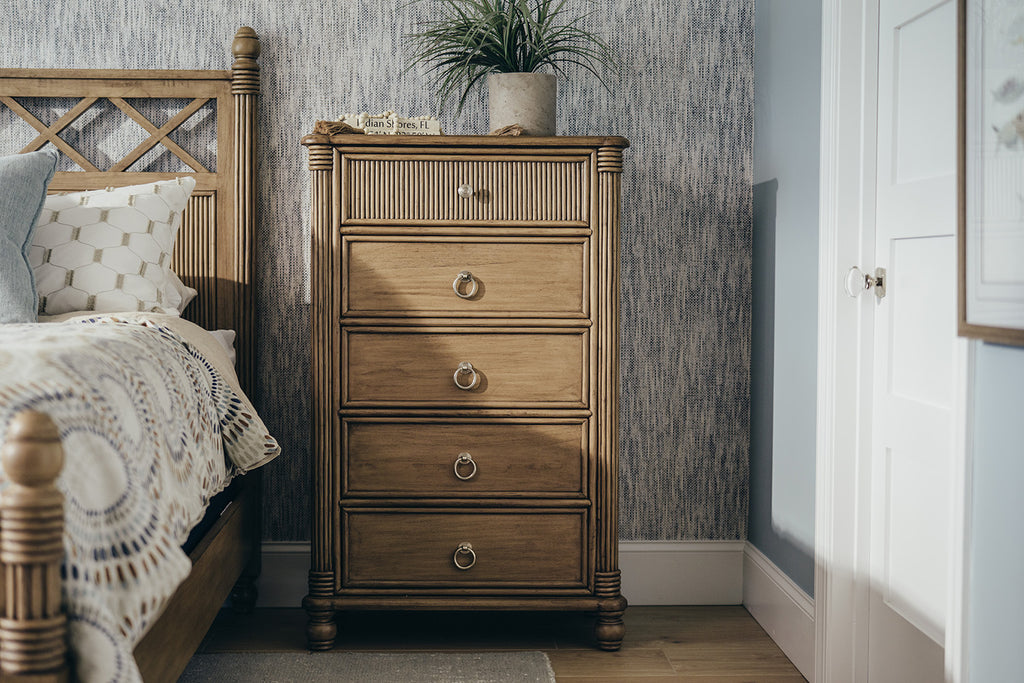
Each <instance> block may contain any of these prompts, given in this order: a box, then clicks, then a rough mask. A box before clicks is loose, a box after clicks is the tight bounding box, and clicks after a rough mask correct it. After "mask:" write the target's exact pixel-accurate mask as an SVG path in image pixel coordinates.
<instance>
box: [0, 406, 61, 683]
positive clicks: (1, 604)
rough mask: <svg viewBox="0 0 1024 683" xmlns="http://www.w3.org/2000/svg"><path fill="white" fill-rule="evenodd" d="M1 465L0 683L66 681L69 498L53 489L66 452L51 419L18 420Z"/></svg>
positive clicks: (28, 415)
mask: <svg viewBox="0 0 1024 683" xmlns="http://www.w3.org/2000/svg"><path fill="white" fill-rule="evenodd" d="M0 462H2V465H3V468H4V472H5V474H6V475H7V479H8V481H9V484H8V486H7V488H6V489H5V490H4V492H3V494H2V496H0V580H2V584H3V585H2V587H0V591H2V592H0V679H2V680H4V681H21V680H24V681H33V682H37V681H39V682H41V681H47V682H50V681H53V682H56V681H66V680H67V679H68V664H67V652H68V646H67V642H68V629H67V618H66V617H65V615H64V613H63V612H62V610H61V580H60V567H61V563H62V561H63V559H64V496H63V495H61V493H60V491H58V490H57V487H56V486H55V484H54V482H55V481H56V480H57V476H58V475H59V474H60V471H61V469H62V468H63V466H64V452H63V450H61V445H60V433H59V432H58V430H57V426H56V425H55V424H54V423H53V420H51V419H50V417H49V416H48V415H45V414H44V413H40V412H36V411H25V412H22V413H19V414H18V415H16V416H15V417H14V419H13V420H12V421H11V425H10V428H9V429H8V431H7V437H6V439H5V443H4V446H3V448H2V450H0Z"/></svg>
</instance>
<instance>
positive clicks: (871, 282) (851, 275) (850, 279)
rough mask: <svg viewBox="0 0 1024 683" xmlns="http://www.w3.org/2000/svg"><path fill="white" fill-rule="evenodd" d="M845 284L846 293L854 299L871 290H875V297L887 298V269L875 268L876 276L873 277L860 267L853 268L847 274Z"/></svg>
mask: <svg viewBox="0 0 1024 683" xmlns="http://www.w3.org/2000/svg"><path fill="white" fill-rule="evenodd" d="M843 284H844V286H845V288H846V293H847V294H848V295H850V296H851V297H853V298H854V299H856V298H857V297H858V296H860V295H861V294H863V293H864V292H866V291H868V290H869V289H874V290H875V296H876V297H877V298H879V299H881V298H883V297H884V296H885V285H886V276H885V268H875V274H874V275H871V274H870V273H865V272H864V271H863V270H861V269H860V268H859V267H858V266H853V267H851V268H850V270H849V271H848V272H847V273H846V281H845V282H844V283H843Z"/></svg>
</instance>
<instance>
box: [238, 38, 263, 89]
mask: <svg viewBox="0 0 1024 683" xmlns="http://www.w3.org/2000/svg"><path fill="white" fill-rule="evenodd" d="M231 54H233V55H234V56H235V61H234V63H233V64H232V65H231V92H232V94H235V95H250V94H251V95H255V94H257V93H259V91H260V65H259V64H257V63H256V58H257V57H259V56H260V39H259V36H257V35H256V31H254V30H252V29H251V28H249V27H248V26H243V27H242V28H240V29H238V33H236V34H235V39H234V40H233V41H232V42H231Z"/></svg>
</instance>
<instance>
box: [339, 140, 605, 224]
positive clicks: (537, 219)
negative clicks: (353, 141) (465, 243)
mask: <svg viewBox="0 0 1024 683" xmlns="http://www.w3.org/2000/svg"><path fill="white" fill-rule="evenodd" d="M341 182H342V184H343V185H342V216H341V222H342V223H343V224H346V223H364V224H385V225H386V224H416V223H445V224H454V225H458V224H468V225H479V224H482V223H496V222H497V223H535V224H561V225H577V226H579V225H586V224H588V223H589V220H590V197H589V187H590V157H589V155H588V156H574V155H567V156H559V157H555V156H539V155H538V156H515V157H503V158H498V157H495V156H489V155H459V156H455V157H452V156H441V155H428V154H423V155H403V156H399V155H395V154H390V155H373V154H346V155H344V156H342V181H341ZM460 188H461V190H462V191H461V193H460Z"/></svg>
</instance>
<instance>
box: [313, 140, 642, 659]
mask: <svg viewBox="0 0 1024 683" xmlns="http://www.w3.org/2000/svg"><path fill="white" fill-rule="evenodd" d="M302 142H303V144H304V145H306V146H307V147H308V148H309V158H310V170H311V172H312V173H311V174H312V202H313V203H312V217H313V218H312V238H313V244H312V278H311V301H312V313H311V316H312V329H313V348H312V363H313V407H314V415H313V423H314V426H313V460H314V475H313V489H314V491H313V499H314V510H313V520H314V521H313V529H312V567H311V571H310V578H309V595H308V596H307V598H306V600H305V606H306V609H307V610H308V612H309V615H310V621H309V628H308V636H309V645H310V647H311V648H312V649H328V648H330V647H332V645H333V644H334V640H335V637H336V635H337V627H336V625H335V612H336V611H338V610H344V609H360V610H362V609H445V610H453V609H520V610H522V609H537V610H552V609H570V610H585V611H589V612H595V613H597V615H598V616H597V625H596V629H595V634H596V641H597V644H598V645H599V646H600V647H602V648H604V649H608V650H614V649H618V647H619V646H620V645H621V642H622V638H623V636H624V633H625V629H624V627H623V625H622V614H623V611H624V610H625V607H626V601H625V600H624V599H623V598H622V596H621V595H620V591H619V586H620V580H619V570H618V525H617V515H618V511H617V496H618V485H617V480H616V478H617V474H618V443H617V431H618V430H617V411H616V409H617V403H618V221H619V218H618V217H619V196H620V189H619V188H620V177H621V172H622V151H623V149H624V148H625V147H626V146H627V144H628V143H627V142H626V141H625V140H624V139H622V138H617V137H585V138H581V137H576V138H574V137H550V138H540V137H533V138H527V137H519V138H498V137H490V136H446V137H401V136H362V135H337V136H332V137H328V136H321V135H311V136H307V137H306V138H304V139H303V141H302Z"/></svg>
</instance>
